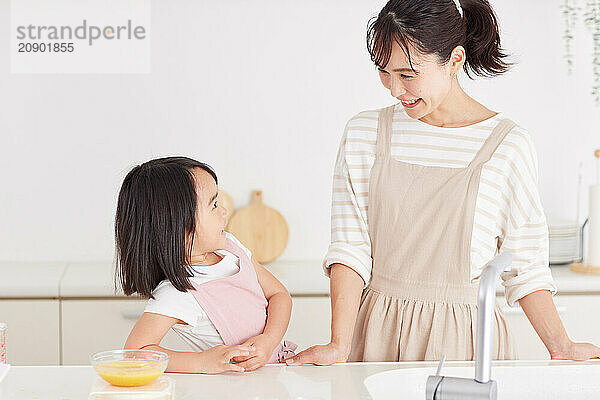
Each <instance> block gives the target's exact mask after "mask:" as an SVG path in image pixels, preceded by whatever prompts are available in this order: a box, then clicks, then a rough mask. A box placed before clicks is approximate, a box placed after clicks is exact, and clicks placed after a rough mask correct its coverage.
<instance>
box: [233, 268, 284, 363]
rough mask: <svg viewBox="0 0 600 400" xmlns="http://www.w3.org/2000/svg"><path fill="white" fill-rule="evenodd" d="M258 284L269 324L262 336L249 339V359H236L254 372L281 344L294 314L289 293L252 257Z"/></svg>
mask: <svg viewBox="0 0 600 400" xmlns="http://www.w3.org/2000/svg"><path fill="white" fill-rule="evenodd" d="M252 264H253V265H254V270H255V271H256V276H257V278H258V283H259V284H260V287H261V288H262V290H263V293H264V295H265V298H266V299H267V301H268V305H267V324H266V325H265V329H264V331H263V333H262V334H260V335H258V336H255V337H252V338H250V339H248V340H247V341H246V342H244V343H243V345H246V346H253V347H254V348H255V351H254V353H252V355H251V356H249V357H236V358H235V361H237V362H239V364H238V365H239V366H241V367H243V368H245V369H246V371H252V370H255V369H257V368H259V367H262V366H263V365H265V364H266V363H267V362H268V361H269V359H270V358H271V355H272V354H273V352H274V351H275V349H276V348H277V346H279V344H280V343H281V340H282V339H283V335H285V332H286V331H287V328H288V324H289V323H290V314H291V313H292V298H291V297H290V294H289V292H288V291H287V289H286V288H285V286H283V285H282V284H281V282H279V281H278V280H277V278H275V277H274V276H273V275H272V274H271V273H270V272H269V271H267V269H266V268H265V267H263V266H262V265H260V264H259V263H258V261H256V260H255V259H254V257H252Z"/></svg>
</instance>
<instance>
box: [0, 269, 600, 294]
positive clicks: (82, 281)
mask: <svg viewBox="0 0 600 400" xmlns="http://www.w3.org/2000/svg"><path fill="white" fill-rule="evenodd" d="M267 268H268V269H269V270H270V271H271V272H272V273H273V275H275V276H276V277H277V278H278V279H279V280H280V281H281V282H282V283H283V284H284V285H285V286H286V287H287V288H288V290H289V291H290V293H291V294H292V295H293V296H327V295H329V279H328V278H327V277H326V276H325V275H324V274H323V271H322V269H321V261H320V260H306V261H275V262H273V263H271V264H269V265H267ZM0 274H1V275H0V276H2V278H3V279H0V298H7V297H8V298H35V297H38V298H40V297H41V298H57V297H64V298H73V297H77V298H80V297H114V296H122V293H117V292H115V289H114V287H115V286H114V283H115V280H114V264H113V262H111V261H102V262H85V263H40V262H36V263H24V262H18V263H10V262H3V263H0ZM552 275H553V276H554V279H555V282H556V285H557V287H558V291H559V293H560V294H586V293H594V294H600V275H584V274H578V273H575V272H572V271H571V270H570V269H569V267H568V266H553V267H552ZM503 292H504V288H503V287H502V286H500V285H499V286H498V294H502V293H503Z"/></svg>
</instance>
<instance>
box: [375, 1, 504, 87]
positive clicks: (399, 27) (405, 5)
mask: <svg viewBox="0 0 600 400" xmlns="http://www.w3.org/2000/svg"><path fill="white" fill-rule="evenodd" d="M460 4H461V6H462V9H463V16H462V17H461V15H460V13H459V11H458V8H457V7H456V4H455V3H454V0H390V1H389V2H388V3H387V4H386V5H385V6H384V7H383V9H382V10H381V11H380V12H379V15H378V16H377V17H374V18H372V19H371V20H370V21H369V25H368V29H367V48H368V50H369V54H370V55H371V60H372V61H373V62H374V63H375V64H376V65H377V66H378V67H380V68H385V66H386V65H387V63H388V62H389V60H390V56H391V53H392V45H393V43H394V41H396V42H397V43H398V44H399V45H400V46H401V47H402V49H403V50H404V52H405V53H406V55H407V57H408V60H409V63H410V67H411V68H413V65H412V61H411V56H410V52H409V49H408V44H411V45H412V46H414V47H415V48H416V49H417V50H418V51H420V52H421V53H423V54H435V55H437V56H438V59H439V60H440V62H441V63H442V64H444V63H446V62H447V61H448V60H449V59H450V55H451V53H452V50H453V49H454V48H455V47H456V46H459V45H462V46H463V47H464V48H465V52H466V61H465V64H464V65H463V68H464V70H465V72H466V73H467V76H468V77H469V78H471V79H472V78H473V75H472V74H475V75H478V76H483V77H491V76H496V75H500V74H502V73H504V72H506V71H508V68H509V67H510V66H511V65H512V63H510V62H507V61H505V58H506V57H508V55H507V54H506V53H505V51H504V50H503V49H502V47H501V46H500V31H499V27H498V20H497V18H496V14H495V13H494V10H493V9H492V7H491V6H490V3H489V2H488V0H460ZM413 69H414V68H413Z"/></svg>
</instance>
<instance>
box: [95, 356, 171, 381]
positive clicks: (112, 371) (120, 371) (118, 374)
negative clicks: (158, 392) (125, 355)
mask: <svg viewBox="0 0 600 400" xmlns="http://www.w3.org/2000/svg"><path fill="white" fill-rule="evenodd" d="M165 367H166V366H165V365H164V364H163V363H157V362H152V361H142V360H121V361H113V362H110V363H106V364H100V365H97V366H96V372H97V373H98V375H100V377H101V378H102V379H104V380H105V381H107V382H108V383H110V384H111V385H115V386H142V385H146V384H148V383H150V382H152V381H153V380H155V379H156V378H158V377H159V376H161V375H162V373H163V372H164V370H165Z"/></svg>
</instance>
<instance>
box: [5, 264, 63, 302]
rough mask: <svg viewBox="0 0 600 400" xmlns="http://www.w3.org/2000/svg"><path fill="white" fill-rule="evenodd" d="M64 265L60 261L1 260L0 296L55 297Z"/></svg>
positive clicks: (58, 292) (57, 295) (57, 293)
mask: <svg viewBox="0 0 600 400" xmlns="http://www.w3.org/2000/svg"><path fill="white" fill-rule="evenodd" d="M66 266H67V264H66V263H60V262H45V263H44V262H31V263H24V262H1V263H0V276H1V277H2V278H0V297H44V298H48V297H50V298H57V297H59V294H60V281H61V278H62V276H63V274H64V272H65V270H66Z"/></svg>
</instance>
